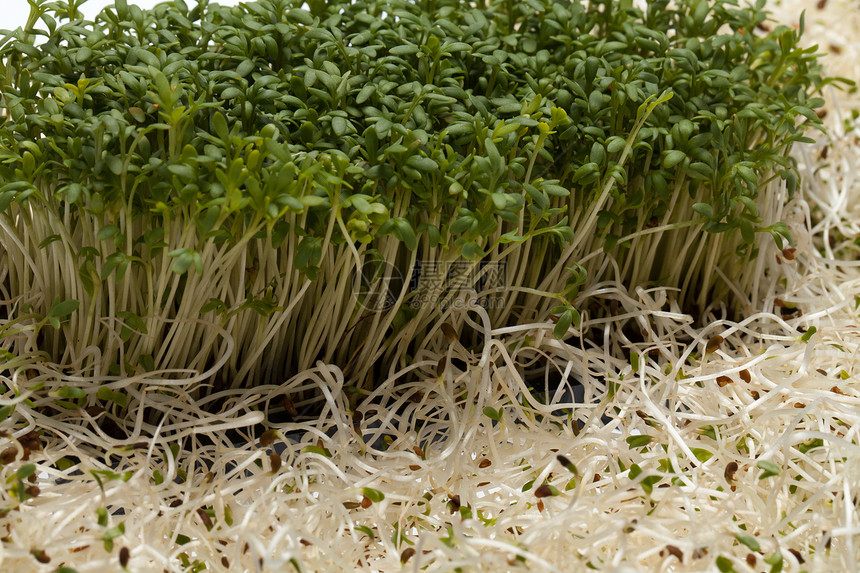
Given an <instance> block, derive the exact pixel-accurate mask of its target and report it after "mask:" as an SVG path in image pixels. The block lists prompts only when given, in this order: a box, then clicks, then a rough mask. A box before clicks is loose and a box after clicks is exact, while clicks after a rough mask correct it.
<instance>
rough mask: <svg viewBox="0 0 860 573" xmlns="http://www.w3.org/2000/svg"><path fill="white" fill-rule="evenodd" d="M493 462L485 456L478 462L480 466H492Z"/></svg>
mask: <svg viewBox="0 0 860 573" xmlns="http://www.w3.org/2000/svg"><path fill="white" fill-rule="evenodd" d="M492 464H493V462H491V461H490V460H488V459H487V458H484V459H483V460H481V462H480V463H479V464H478V467H479V468H487V467H490V466H491V465H492Z"/></svg>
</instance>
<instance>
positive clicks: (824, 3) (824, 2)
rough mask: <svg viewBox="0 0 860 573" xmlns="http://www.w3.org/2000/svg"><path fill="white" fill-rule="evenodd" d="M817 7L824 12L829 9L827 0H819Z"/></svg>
mask: <svg viewBox="0 0 860 573" xmlns="http://www.w3.org/2000/svg"><path fill="white" fill-rule="evenodd" d="M815 7H816V8H818V9H819V10H824V9H825V8H826V7H827V0H818V2H816V4H815Z"/></svg>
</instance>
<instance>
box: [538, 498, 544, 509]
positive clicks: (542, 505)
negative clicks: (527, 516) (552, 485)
mask: <svg viewBox="0 0 860 573" xmlns="http://www.w3.org/2000/svg"><path fill="white" fill-rule="evenodd" d="M544 507H545V506H544V504H543V500H542V499H539V500H538V502H537V508H538V511H543V510H544Z"/></svg>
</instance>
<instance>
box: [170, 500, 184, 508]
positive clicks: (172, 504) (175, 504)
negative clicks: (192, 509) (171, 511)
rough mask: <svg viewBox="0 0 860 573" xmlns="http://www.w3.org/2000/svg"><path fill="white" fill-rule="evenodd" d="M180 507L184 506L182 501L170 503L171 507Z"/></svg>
mask: <svg viewBox="0 0 860 573" xmlns="http://www.w3.org/2000/svg"><path fill="white" fill-rule="evenodd" d="M180 505H182V500H181V499H174V500H173V501H171V502H170V507H179V506H180Z"/></svg>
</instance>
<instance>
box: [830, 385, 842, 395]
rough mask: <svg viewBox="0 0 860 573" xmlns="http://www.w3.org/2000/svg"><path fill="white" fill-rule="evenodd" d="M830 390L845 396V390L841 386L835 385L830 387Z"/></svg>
mask: <svg viewBox="0 0 860 573" xmlns="http://www.w3.org/2000/svg"><path fill="white" fill-rule="evenodd" d="M830 391H831V392H833V393H834V394H841V395H842V396H845V392H843V391H842V389H841V388H840V387H839V386H834V387H833V388H831V389H830Z"/></svg>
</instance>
